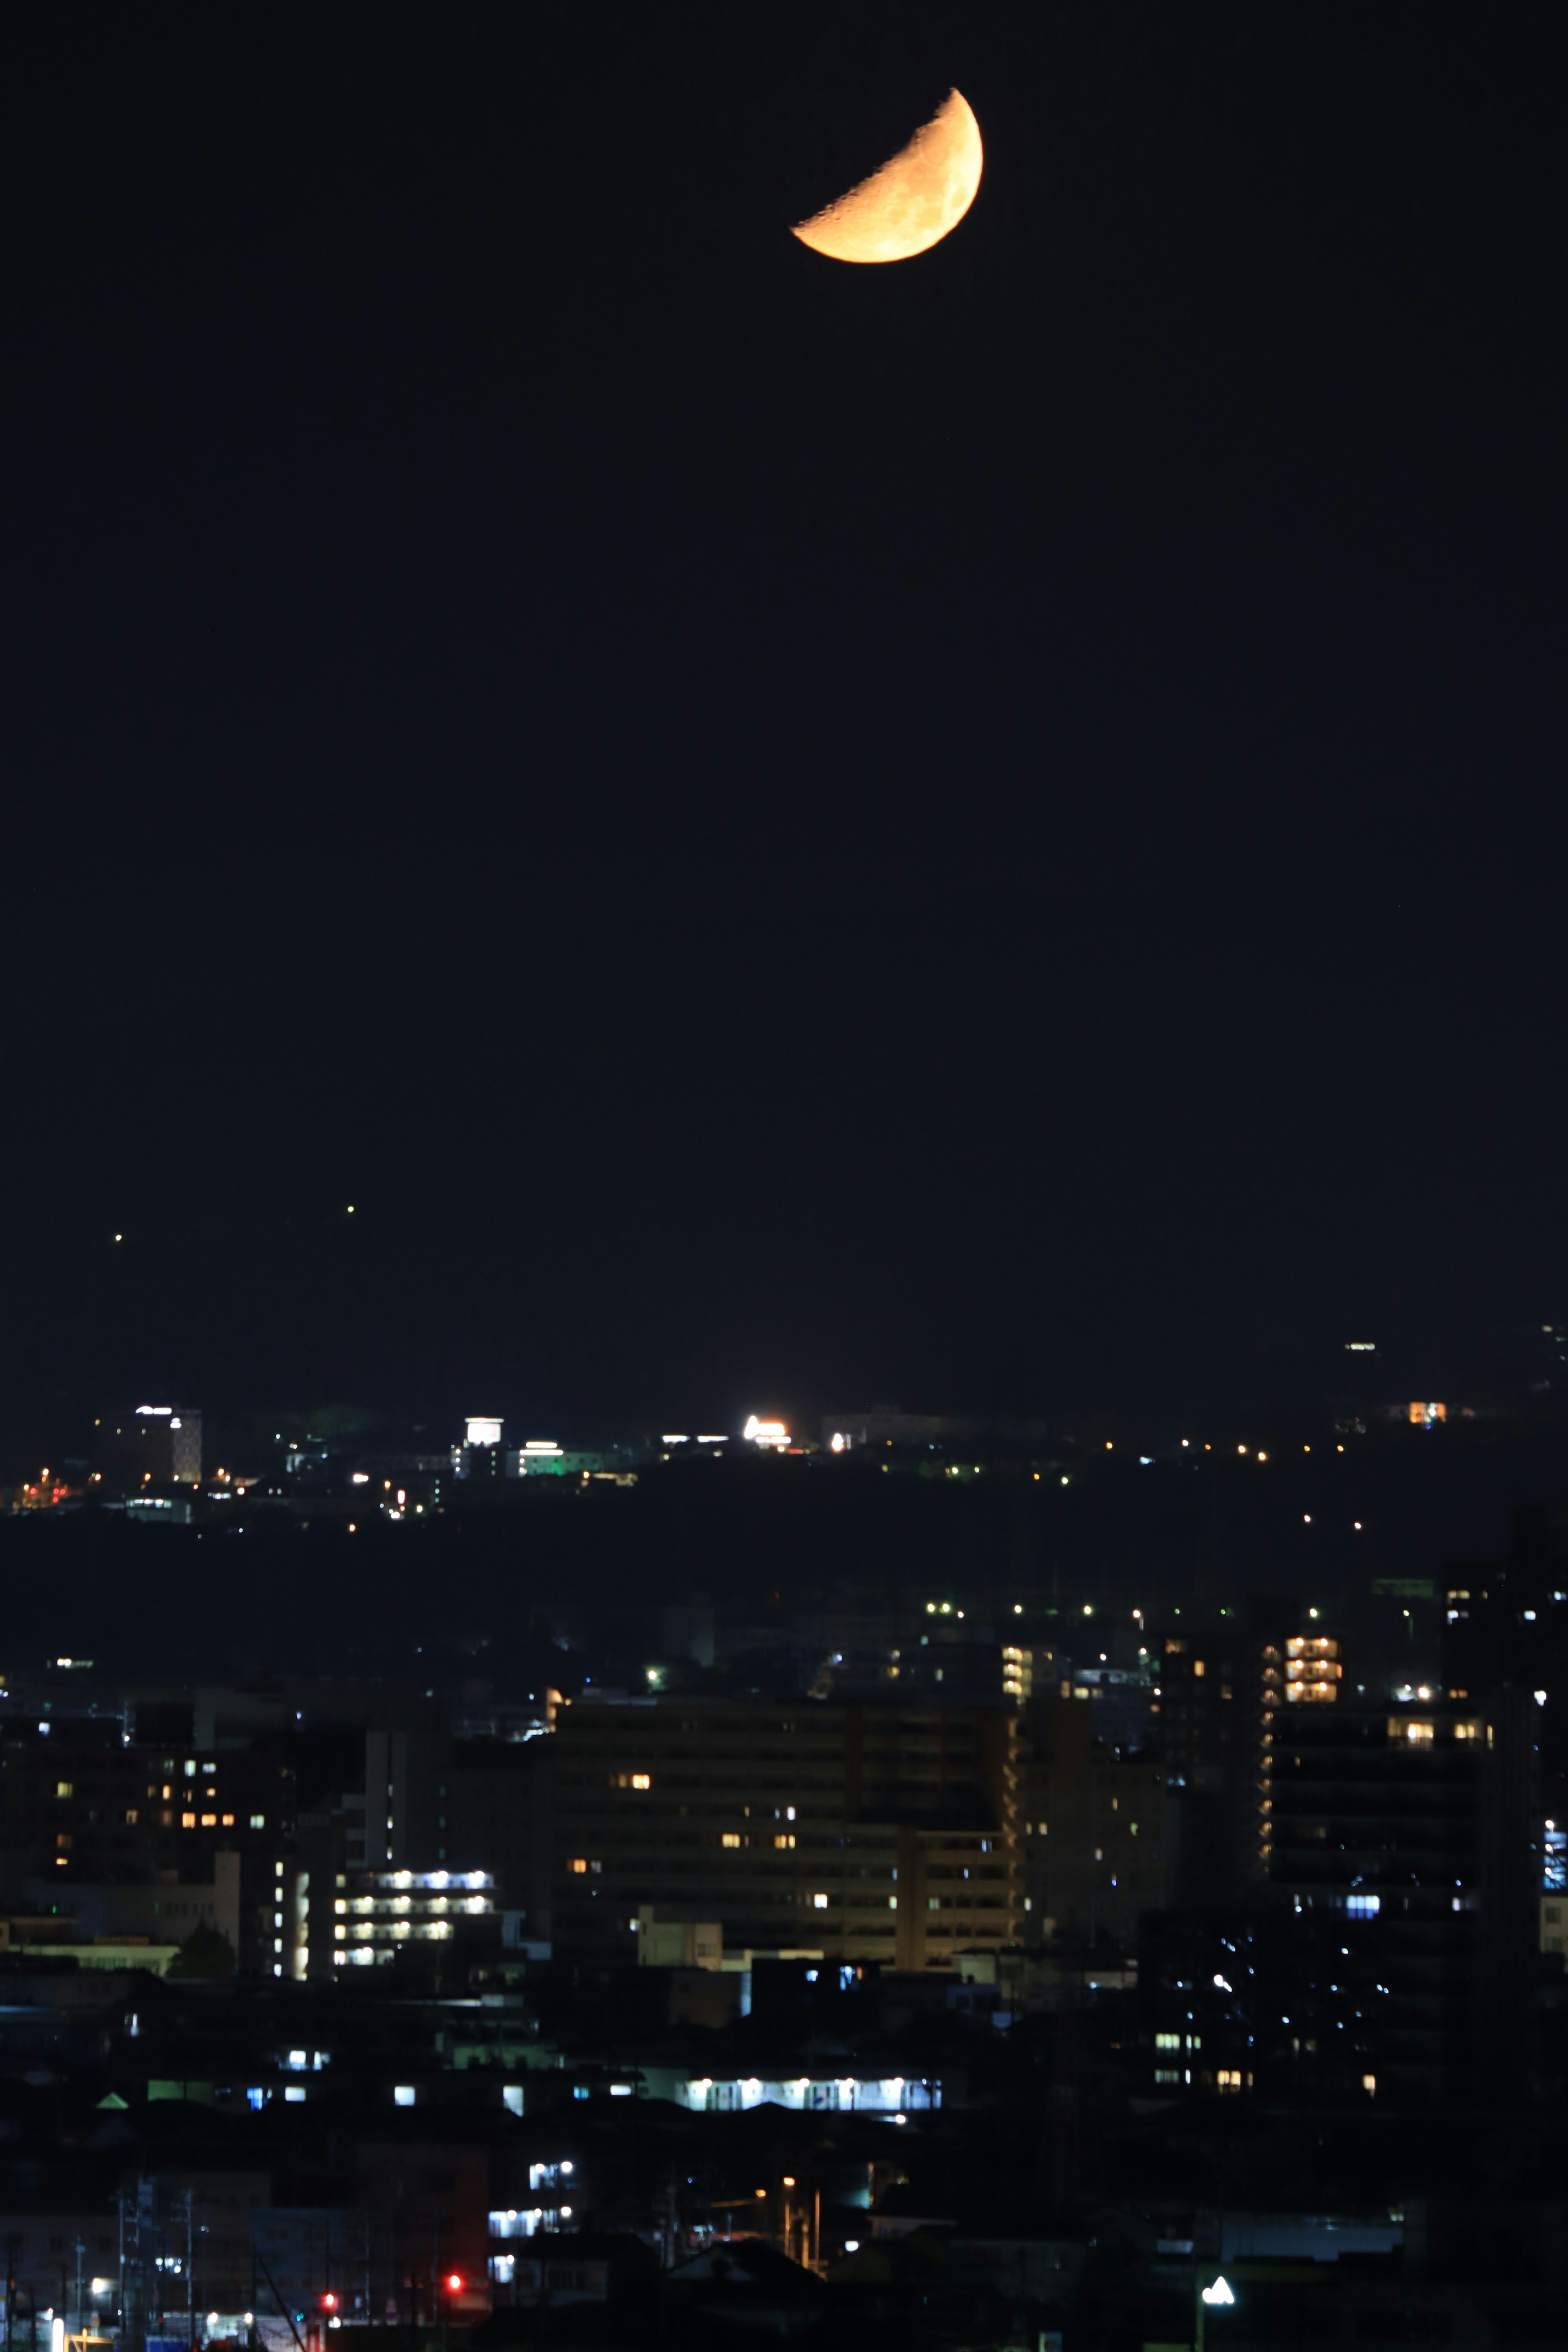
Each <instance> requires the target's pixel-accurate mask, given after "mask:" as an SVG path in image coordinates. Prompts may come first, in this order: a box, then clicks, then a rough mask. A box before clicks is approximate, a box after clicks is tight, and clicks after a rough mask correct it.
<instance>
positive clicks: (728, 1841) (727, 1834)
mask: <svg viewBox="0 0 1568 2352" xmlns="http://www.w3.org/2000/svg"><path fill="white" fill-rule="evenodd" d="M719 1843H720V1844H721V1845H727V1846H731V1847H734V1846H738V1845H739V1844H740V1843H741V1832H740V1831H739V1830H723V1831H721V1832H720V1836H719Z"/></svg>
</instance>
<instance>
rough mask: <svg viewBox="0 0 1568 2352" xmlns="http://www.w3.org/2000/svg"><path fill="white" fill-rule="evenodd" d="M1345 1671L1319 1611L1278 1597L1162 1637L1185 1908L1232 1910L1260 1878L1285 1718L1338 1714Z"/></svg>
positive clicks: (1163, 1693)
mask: <svg viewBox="0 0 1568 2352" xmlns="http://www.w3.org/2000/svg"><path fill="white" fill-rule="evenodd" d="M1343 1672H1344V1668H1343V1664H1342V1656H1341V1644H1340V1643H1339V1641H1338V1639H1337V1637H1336V1636H1334V1635H1333V1634H1331V1633H1329V1632H1328V1630H1327V1628H1326V1627H1325V1625H1324V1624H1323V1622H1322V1621H1321V1619H1320V1617H1319V1615H1318V1612H1317V1611H1316V1610H1315V1609H1310V1608H1306V1607H1303V1606H1302V1605H1301V1604H1300V1602H1298V1601H1290V1600H1286V1599H1282V1598H1281V1599H1276V1598H1272V1597H1270V1598H1267V1599H1258V1600H1255V1601H1252V1602H1251V1603H1250V1604H1249V1605H1248V1606H1247V1608H1246V1609H1245V1610H1240V1611H1226V1612H1223V1613H1222V1614H1221V1615H1220V1616H1219V1617H1218V1618H1216V1619H1214V1620H1212V1621H1211V1622H1209V1623H1208V1624H1206V1625H1204V1626H1201V1627H1200V1626H1194V1627H1193V1629H1192V1630H1191V1631H1190V1632H1185V1633H1168V1634H1167V1635H1166V1636H1165V1638H1164V1641H1163V1644H1162V1655H1161V1660H1160V1698H1159V1710H1160V1711H1159V1717H1158V1725H1159V1744H1160V1748H1161V1752H1162V1754H1163V1757H1164V1759H1165V1764H1166V1768H1167V1770H1168V1772H1169V1775H1170V1778H1171V1780H1172V1783H1173V1785H1174V1786H1176V1787H1178V1788H1180V1789H1181V1790H1184V1808H1185V1813H1186V1816H1187V1819H1188V1822H1189V1823H1190V1827H1191V1831H1192V1834H1190V1835H1189V1836H1188V1837H1187V1838H1186V1839H1185V1840H1184V1847H1185V1853H1184V1865H1183V1866H1184V1895H1186V1896H1187V1897H1188V1898H1190V1899H1192V1900H1197V1901H1206V1902H1217V1903H1221V1904H1228V1903H1233V1902H1235V1901H1237V1899H1238V1898H1239V1896H1240V1895H1241V1894H1242V1892H1243V1890H1244V1889H1246V1888H1247V1887H1258V1886H1260V1885H1262V1884H1263V1883H1264V1881H1265V1880H1266V1879H1267V1877H1268V1861H1269V1851H1270V1832H1269V1822H1270V1819H1271V1815H1272V1811H1273V1786H1272V1774H1273V1767H1272V1758H1273V1755H1274V1748H1275V1737H1276V1727H1277V1724H1278V1722H1279V1720H1280V1718H1281V1711H1282V1710H1283V1711H1285V1712H1290V1711H1293V1710H1294V1709H1296V1708H1297V1707H1300V1706H1310V1707H1319V1706H1332V1705H1334V1704H1335V1703H1336V1701H1337V1699H1338V1697H1339V1693H1340V1688H1341V1683H1342V1675H1343Z"/></svg>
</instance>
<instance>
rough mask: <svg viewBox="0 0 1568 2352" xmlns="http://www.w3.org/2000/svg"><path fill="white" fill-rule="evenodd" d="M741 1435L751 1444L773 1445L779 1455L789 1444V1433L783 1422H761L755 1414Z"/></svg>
mask: <svg viewBox="0 0 1568 2352" xmlns="http://www.w3.org/2000/svg"><path fill="white" fill-rule="evenodd" d="M741 1434H742V1437H744V1438H745V1439H746V1440H747V1442H748V1443H749V1444H752V1445H771V1446H773V1448H774V1450H775V1451H776V1452H779V1453H782V1452H783V1451H784V1447H785V1446H786V1445H787V1444H789V1431H788V1429H787V1428H786V1427H785V1425H784V1423H783V1422H782V1421H759V1420H758V1419H757V1416H756V1414H755V1413H754V1412H753V1413H752V1415H751V1416H750V1418H749V1419H748V1421H747V1423H746V1426H745V1428H744V1429H743V1430H742V1432H741Z"/></svg>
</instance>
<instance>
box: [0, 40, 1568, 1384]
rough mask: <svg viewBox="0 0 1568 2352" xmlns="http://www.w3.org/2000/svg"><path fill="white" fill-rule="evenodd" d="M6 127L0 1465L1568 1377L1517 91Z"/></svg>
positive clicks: (1286, 92) (659, 75)
mask: <svg viewBox="0 0 1568 2352" xmlns="http://www.w3.org/2000/svg"><path fill="white" fill-rule="evenodd" d="M1563 64H1564V59H1563V17H1562V12H1561V9H1560V8H1559V7H1558V6H1556V5H1546V6H1532V5H1519V0H1515V5H1509V6H1506V7H1502V8H1499V7H1496V6H1495V5H1484V6H1476V7H1471V8H1444V7H1439V6H1434V5H1418V6H1415V5H1413V6H1401V5H1388V0H1384V5H1380V6H1378V7H1377V8H1375V9H1370V10H1369V9H1360V8H1346V7H1339V8H1331V7H1324V6H1322V5H1310V6H1291V5H1274V6H1269V7H1266V8H1265V7H1259V6H1258V5H1256V0H1247V5H1241V6H1237V7H1234V8H1231V7H1221V6H1212V7H1205V6H1201V5H1199V6H1194V7H1185V8H1182V9H1178V10H1161V9H1154V8H1150V7H1148V6H1146V5H1137V6H1135V7H1131V8H1128V7H1121V6H1117V5H1107V0H1092V5H1089V0H1085V5H1078V6H1074V7H1070V8H1063V7H1058V6H1054V5H1048V4H1047V0H1028V5H1022V0H1020V5H1016V6H1011V7H1004V6H984V5H965V6H953V7H952V8H944V7H937V6H924V7H922V6H908V7H892V6H889V5H875V6H873V5H867V6H864V7H860V8H848V9H846V8H845V7H844V6H843V5H819V6H809V5H808V6H805V7H804V8H803V7H802V6H800V5H791V6H790V7H788V8H787V9H786V8H784V7H782V6H776V5H748V6H745V7H741V8H737V7H735V6H733V5H728V0H727V5H723V6H721V7H714V8H712V9H697V8H685V9H682V8H658V9H655V8H642V9H638V8H635V7H631V6H624V7H622V6H616V7H609V8H593V7H587V6H584V5H581V0H572V5H560V6H557V5H546V0H531V5H529V6H528V7H526V8H509V7H498V6H468V7H463V8H441V9H430V8H427V7H420V8H406V7H397V6H389V5H377V6H376V7H374V8H363V9H361V8H356V7H353V6H349V5H342V0H339V5H334V6H332V7H331V8H330V9H283V10H276V9H270V8H259V7H254V6H239V7H236V8H230V9H225V10H220V11H213V10H209V9H205V8H204V9H184V8H180V7H174V6H171V7H166V8H162V9H159V10H156V11H153V12H148V11H145V10H141V11H138V10H125V9H121V8H103V9H97V8H87V7H80V6H69V5H55V6H50V7H47V8H37V9H34V10H31V11H28V10H23V11H21V12H19V13H16V14H13V16H11V18H10V19H9V21H8V26H7V30H6V33H5V61H4V76H3V82H4V88H5V93H6V95H5V100H4V107H5V115H6V116H7V118H8V120H7V121H6V125H5V150H6V152H7V154H8V158H9V161H8V164H7V167H6V168H7V172H8V175H9V187H8V201H7V203H6V206H5V215H6V226H5V244H6V247H7V253H8V258H7V264H6V272H7V278H8V287H7V294H6V320H5V325H6V342H7V346H8V360H7V366H6V370H5V374H6V379H7V385H8V389H7V392H6V394H5V415H6V429H5V457H6V466H5V475H6V497H5V515H4V525H3V528H4V540H5V567H6V572H7V575H8V586H7V593H6V614H5V644H6V652H7V661H6V669H7V673H8V687H7V692H6V695H5V740H6V747H7V748H6V759H5V771H6V773H7V777H8V779H9V782H10V791H9V793H8V794H7V804H8V816H7V822H6V825H5V835H4V871H5V921H4V925H3V927H0V962H3V967H4V971H3V976H4V990H5V993H4V1003H5V1010H6V1016H7V1017H6V1019H5V1024H4V1030H3V1036H4V1049H5V1068H4V1086H5V1103H6V1106H7V1111H8V1117H7V1119H6V1122H5V1127H6V1141H5V1150H4V1158H3V1165H4V1185H5V1195H4V1205H5V1235H6V1241H7V1248H6V1254H5V1255H6V1273H5V1325H6V1344H5V1367H4V1374H3V1380H0V1391H3V1393H0V1410H3V1411H4V1412H7V1413H9V1414H11V1415H12V1416H13V1417H15V1416H16V1415H17V1414H26V1413H31V1412H34V1411H35V1410H37V1408H38V1405H39V1401H40V1400H46V1401H48V1402H50V1404H51V1409H53V1408H55V1407H58V1408H60V1409H64V1408H65V1407H67V1406H69V1407H71V1408H73V1409H74V1408H80V1409H84V1410H91V1409H97V1406H98V1404H99V1403H100V1402H104V1401H107V1400H108V1399H110V1398H116V1399H121V1398H128V1397H129V1394H130V1391H132V1390H138V1391H139V1390H141V1389H143V1388H146V1387H159V1388H161V1389H163V1390H164V1391H168V1392H173V1393H179V1394H181V1395H183V1396H184V1397H186V1398H189V1399H192V1400H194V1401H196V1402H204V1401H205V1402H207V1403H208V1405H209V1407H210V1406H213V1405H216V1404H217V1403H220V1402H225V1401H226V1402H229V1403H231V1404H235V1403H237V1402H249V1401H260V1400H271V1399H276V1400H283V1399H296V1400H306V1399H310V1398H321V1397H327V1396H342V1397H353V1398H363V1399H367V1400H370V1401H372V1402H378V1403H380V1404H382V1405H384V1406H385V1407H387V1408H388V1409H395V1410H397V1411H400V1412H404V1411H405V1412H425V1411H426V1410H427V1411H430V1412H434V1413H436V1414H437V1415H438V1414H441V1413H445V1412H449V1411H453V1410H456V1409H458V1408H461V1407H463V1406H470V1405H485V1406H489V1404H490V1402H491V1401H492V1400H494V1401H495V1403H496V1404H497V1405H500V1406H502V1407H504V1408H505V1409H506V1410H507V1411H508V1412H511V1413H514V1414H519V1413H521V1415H522V1416H523V1417H524V1418H525V1419H527V1420H529V1421H530V1422H531V1423H532V1422H534V1421H548V1420H550V1419H551V1418H552V1417H554V1420H555V1421H556V1422H557V1423H559V1425H560V1426H562V1427H566V1426H568V1425H571V1426H574V1427H581V1426H583V1425H584V1423H595V1424H597V1423H600V1422H602V1421H603V1420H605V1418H606V1417H614V1416H617V1415H620V1414H623V1413H625V1414H635V1413H639V1412H649V1413H652V1414H656V1415H660V1416H662V1415H663V1414H664V1413H665V1412H674V1413H677V1414H679V1415H684V1414H686V1413H687V1412H691V1413H694V1414H695V1413H698V1412H703V1413H717V1412H735V1411H741V1412H743V1411H744V1410H746V1409H747V1408H748V1407H751V1406H761V1405H765V1404H766V1403H768V1402H771V1401H774V1400H780V1401H788V1402H792V1403H793V1402H799V1401H802V1400H814V1401H816V1402H820V1403H822V1404H824V1405H831V1404H833V1403H835V1402H837V1403H841V1404H842V1403H847V1402H852V1401H856V1400H859V1401H867V1400H869V1399H870V1398H872V1397H876V1398H897V1399H900V1400H901V1401H902V1402H906V1403H909V1404H911V1405H912V1404H922V1405H926V1404H941V1403H944V1402H948V1403H952V1404H959V1403H984V1402H1013V1403H1017V1404H1022V1405H1031V1404H1035V1405H1037V1404H1040V1403H1043V1402H1050V1401H1053V1400H1067V1401H1076V1402H1091V1401H1096V1400H1104V1399H1109V1398H1114V1397H1115V1396H1117V1395H1120V1394H1131V1393H1132V1392H1134V1391H1137V1392H1138V1393H1153V1392H1155V1391H1158V1390H1159V1389H1160V1388H1161V1385H1162V1384H1165V1385H1166V1386H1175V1387H1179V1386H1180V1385H1181V1384H1182V1383H1192V1382H1198V1381H1215V1380H1222V1379H1225V1378H1229V1377H1231V1375H1232V1374H1233V1373H1236V1372H1237V1368H1238V1367H1239V1368H1241V1370H1242V1372H1245V1368H1246V1367H1247V1365H1248V1364H1252V1365H1261V1364H1263V1363H1264V1362H1265V1361H1267V1360H1273V1359H1274V1358H1275V1357H1280V1356H1290V1355H1291V1351H1295V1352H1296V1354H1297V1355H1300V1354H1301V1353H1302V1351H1306V1352H1307V1353H1308V1354H1310V1351H1311V1350H1312V1349H1321V1350H1323V1351H1325V1352H1324V1360H1327V1355H1328V1354H1329V1353H1331V1352H1332V1351H1333V1350H1334V1349H1338V1348H1339V1347H1340V1346H1341V1344H1342V1341H1343V1339H1346V1338H1348V1337H1351V1336H1360V1335H1362V1334H1363V1333H1364V1334H1366V1335H1369V1336H1373V1337H1375V1338H1378V1339H1382V1340H1384V1343H1385V1344H1389V1343H1391V1342H1393V1341H1394V1340H1396V1339H1397V1340H1400V1341H1401V1342H1402V1343H1405V1344H1408V1346H1409V1347H1411V1348H1412V1349H1415V1351H1416V1352H1417V1354H1419V1352H1420V1351H1421V1350H1422V1349H1425V1350H1426V1359H1427V1360H1430V1361H1431V1362H1432V1364H1433V1366H1434V1368H1435V1370H1434V1377H1436V1371H1437V1370H1442V1369H1444V1368H1445V1367H1447V1368H1453V1376H1458V1374H1460V1373H1462V1370H1463V1366H1464V1364H1465V1362H1466V1361H1467V1360H1468V1356H1467V1351H1468V1350H1470V1349H1473V1348H1475V1347H1476V1346H1478V1345H1479V1343H1480V1341H1481V1339H1483V1338H1485V1337H1486V1336H1487V1335H1495V1334H1496V1333H1498V1332H1500V1331H1511V1330H1513V1329H1515V1328H1517V1329H1518V1330H1520V1331H1523V1330H1524V1329H1526V1328H1528V1327H1530V1326H1531V1325H1532V1324H1534V1323H1536V1322H1538V1320H1539V1319H1540V1318H1542V1315H1545V1316H1547V1317H1551V1316H1552V1315H1553V1314H1555V1313H1557V1312H1563V1313H1565V1314H1568V1267H1565V1265H1564V1254H1565V1253H1564V1218H1563V1200H1564V1191H1565V1188H1564V1176H1565V1167H1564V1159H1565V1150H1564V1147H1565V1144H1568V1132H1565V1112H1564V1092H1563V939H1564V933H1563V914H1562V909H1563V846H1564V843H1563V816H1562V814H1561V810H1562V776H1563V730H1562V723H1561V720H1562V711H1561V700H1560V682H1561V677H1562V661H1563V657H1562V647H1563V625H1564V614H1563V519H1564V518H1563V457H1562V395H1563V381H1564V377H1563V359H1564V341H1565V338H1564V331H1563V328H1564V319H1563V263H1564V258H1565V257H1564V252H1563V235H1562V224H1563V220H1564V218H1568V205H1565V204H1564V188H1563V171H1562V167H1561V160H1560V159H1561V156H1562V152H1563V149H1562V135H1561V109H1562V97H1563ZM952 83H956V84H957V85H958V87H960V88H961V89H963V91H964V93H965V95H966V96H967V97H968V98H969V100H970V101H971V103H972V104H973V107H974V109H975V110H976V113H977V115H978V117H979V120H980V122H981V126H982V130H983V132H984V139H985V142H986V157H987V163H986V173H985V177H984V184H983V186H982V190H981V194H980V196H979V198H978V200H977V203H976V205H975V206H974V209H973V213H972V214H971V215H970V216H969V218H968V219H967V221H966V222H965V223H964V224H963V226H962V227H961V228H960V229H959V230H958V231H957V232H956V233H955V234H954V235H953V236H952V238H951V239H950V240H949V241H948V242H947V243H945V244H944V245H943V246H942V247H940V248H938V249H937V250H936V251H934V252H932V253H931V254H930V255H927V256H925V257H922V258H921V259H918V260H915V261H911V262H908V263H904V264H900V265H898V266H895V267H892V268H880V269H854V268H845V267H843V266H841V265H836V264H833V263H831V262H828V261H826V260H824V259H822V258H820V257H817V256H816V255H813V254H811V253H809V252H807V251H806V250H805V248H803V247H800V246H799V245H798V244H797V243H796V242H795V240H794V239H792V238H791V237H789V236H787V234H786V233H785V228H786V224H787V223H788V222H789V221H790V220H791V219H793V218H797V217H799V216H800V215H802V214H803V213H805V212H806V211H808V210H811V209H814V208H815V207H816V205H819V204H821V203H822V202H823V201H825V200H826V198H828V197H830V196H831V195H833V194H836V193H837V192H838V191H839V190H840V189H841V188H842V187H843V186H844V185H845V184H847V182H849V181H850V180H853V179H854V178H856V177H858V176H859V175H860V174H861V173H863V172H864V171H866V170H867V169H869V168H871V167H872V166H874V165H875V164H876V163H879V161H880V160H882V157H883V156H884V155H885V154H886V153H887V152H890V150H891V149H892V148H893V147H895V146H897V145H898V144H900V143H901V142H902V140H903V138H904V137H905V135H907V132H908V131H909V130H910V129H911V128H912V127H913V125H914V123H915V122H916V121H918V120H920V119H921V117H922V116H923V115H924V114H925V113H926V112H927V111H929V110H930V107H931V105H932V104H933V103H934V102H935V100H937V99H939V98H940V97H941V96H942V94H943V92H944V91H945V89H947V87H948V86H949V85H950V84H952ZM349 1202H353V1203H354V1204H355V1213H354V1215H353V1217H352V1218H351V1217H349V1216H348V1215H347V1214H346V1208H347V1204H348V1203H349ZM117 1233H119V1234H123V1235H124V1239H123V1241H122V1242H120V1243H118V1244H117V1243H115V1242H114V1241H113V1240H112V1238H111V1236H112V1235H113V1234H117Z"/></svg>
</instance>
